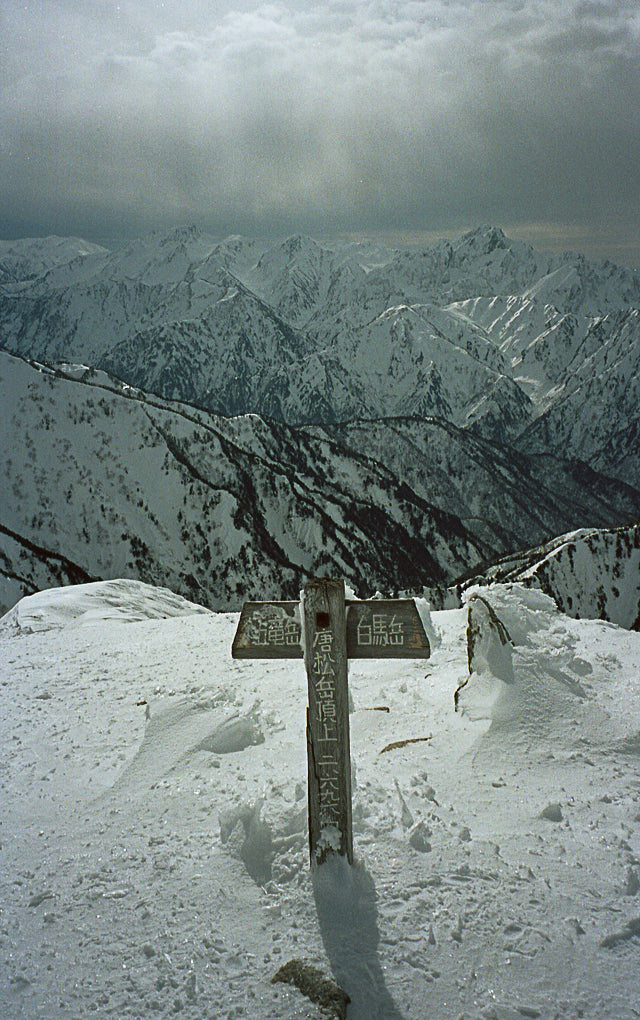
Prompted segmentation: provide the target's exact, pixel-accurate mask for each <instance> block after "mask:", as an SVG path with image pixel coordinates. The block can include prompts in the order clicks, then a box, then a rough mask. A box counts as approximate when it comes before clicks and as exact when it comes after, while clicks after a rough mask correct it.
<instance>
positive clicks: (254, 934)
mask: <svg viewBox="0 0 640 1020" xmlns="http://www.w3.org/2000/svg"><path fill="white" fill-rule="evenodd" d="M479 591H480V594H482V596H483V597H484V598H485V599H487V600H488V601H489V603H490V605H491V607H492V609H493V611H494V613H496V614H498V617H499V618H500V620H501V621H502V622H503V624H504V626H505V627H506V628H507V629H508V631H509V634H510V636H511V639H512V641H513V646H512V647H511V650H510V653H509V654H510V656H511V659H510V662H511V672H509V671H506V670H505V669H504V668H503V667H504V663H505V661H506V660H504V657H503V659H501V660H499V661H498V660H496V658H495V657H494V656H492V655H491V654H490V649H489V647H488V646H486V645H480V646H476V656H475V659H474V661H473V663H472V665H473V667H474V672H473V673H472V675H471V678H470V679H469V682H468V683H467V684H466V686H465V687H464V688H463V692H464V697H463V698H462V702H461V703H460V707H459V711H458V712H454V704H453V694H454V691H455V689H456V687H458V686H459V685H460V683H461V681H463V680H464V679H465V678H468V676H469V665H468V662H467V642H466V636H465V634H466V626H467V610H466V609H464V608H463V609H458V610H453V611H448V612H440V613H433V614H432V617H431V618H432V624H433V625H434V626H435V628H436V629H437V631H438V632H439V635H440V638H441V643H440V645H439V646H438V647H437V648H435V650H434V652H433V655H432V658H431V659H430V660H428V661H427V662H425V661H424V660H422V661H411V660H407V661H401V660H400V661H399V660H386V661H385V660H378V661H376V660H373V661H371V662H367V661H363V660H358V661H357V662H353V663H352V664H351V668H350V676H349V684H350V689H351V692H352V696H353V702H354V706H353V707H354V710H353V712H352V713H351V716H350V725H351V750H352V759H353V763H354V769H353V772H354V791H353V798H354V800H353V805H354V843H355V856H356V864H355V866H354V868H353V869H348V868H344V867H340V866H337V867H332V866H330V867H325V868H324V870H323V869H320V871H319V872H317V873H316V875H315V877H312V876H311V874H310V872H309V864H308V849H307V836H306V762H305V754H306V750H305V736H304V732H305V721H304V720H305V704H306V681H305V676H304V669H303V666H302V663H301V662H295V663H294V662H288V661H277V660H271V661H269V662H261V661H259V660H249V661H243V662H240V661H235V660H232V659H231V657H230V646H231V640H232V637H233V633H234V629H235V626H236V623H237V616H236V615H235V614H231V615H225V614H210V613H205V614H204V615H203V614H202V613H196V614H195V615H193V614H190V615H186V616H185V615H181V616H177V617H174V618H172V619H160V618H152V619H151V618H150V619H140V607H141V603H140V598H139V593H138V592H137V591H135V590H131V592H130V595H131V602H130V607H129V609H130V616H129V618H127V611H128V610H127V593H126V588H125V587H123V588H122V589H121V592H120V601H119V618H118V619H114V618H110V617H111V612H110V608H109V599H108V597H106V598H105V604H104V612H103V613H99V612H96V614H95V616H94V618H93V621H89V620H85V624H84V625H83V626H76V625H75V624H74V623H73V622H72V623H71V624H70V625H68V626H65V627H62V628H61V627H60V626H59V622H60V621H59V615H58V611H57V609H56V602H57V600H58V596H57V595H56V594H55V593H50V594H49V595H47V593H43V594H42V595H41V596H39V608H40V613H41V616H40V620H41V623H42V624H43V625H45V624H46V618H47V612H48V610H47V603H49V605H50V608H51V624H52V626H51V627H50V628H49V629H42V630H41V631H39V632H38V633H29V634H26V633H23V634H18V635H16V634H12V633H11V632H8V631H7V630H3V631H2V633H0V712H1V715H2V719H3V725H2V728H1V730H0V763H1V766H2V767H1V770H0V787H1V790H2V803H3V811H2V819H1V820H0V826H1V829H0V832H1V838H0V844H1V845H0V856H1V858H2V862H1V865H0V887H1V892H0V897H1V901H2V906H3V913H2V930H1V932H0V937H1V939H2V950H3V951H2V953H1V954H0V1012H2V1015H3V1016H6V1017H12V1018H13V1017H16V1018H18V1017H19V1018H21V1020H42V1018H43V1017H46V1018H47V1020H67V1018H74V1020H75V1018H77V1020H80V1018H82V1020H84V1018H85V1017H87V1016H95V1017H97V1018H98V1020H123V1018H124V1017H132V1018H133V1017H137V1018H140V1020H142V1018H144V1020H147V1018H148V1017H149V1016H160V1017H169V1016H180V1017H184V1018H185V1020H205V1018H206V1020H210V1018H211V1017H220V1018H225V1020H235V1018H237V1017H251V1018H253V1020H273V1018H274V1017H278V1018H279V1020H294V1018H297V1020H303V1018H304V1020H320V1017H321V1015H322V1014H321V1013H320V1010H319V1009H318V1007H317V1006H315V1005H314V1004H313V1003H312V1002H311V1001H310V1000H309V999H307V998H305V997H304V996H303V995H302V994H301V993H300V992H299V991H298V990H297V989H296V988H294V987H291V986H288V985H284V984H275V985H274V984H272V978H273V976H274V975H275V974H276V972H277V971H278V970H279V969H280V968H281V966H282V965H283V964H284V963H286V962H287V961H289V960H292V959H303V960H307V961H309V962H310V963H312V964H313V965H315V966H317V967H318V968H319V969H320V970H322V971H323V972H324V973H325V974H326V975H328V976H333V978H334V979H335V980H336V981H337V982H338V983H339V984H340V985H341V986H342V987H343V988H344V989H345V990H346V991H347V993H348V994H349V996H350V998H351V1004H350V1005H349V1008H348V1011H347V1020H372V1018H378V1020H389V1018H394V1020H424V1017H425V1016H431V1017H438V1018H439V1020H459V1018H460V1017H465V1020H517V1018H521V1017H531V1018H535V1017H544V1018H547V1017H549V1018H552V1017H553V1018H557V1020H579V1018H580V1020H632V1018H634V1017H635V1016H636V1012H637V1011H636V1005H637V974H638V966H639V965H640V842H639V840H638V824H637V823H638V817H639V813H640V780H639V779H638V768H637V766H638V753H639V748H640V743H639V740H640V737H639V734H640V687H639V686H638V682H637V663H638V657H639V655H640V647H639V642H640V635H638V634H634V633H631V632H629V631H625V630H622V629H620V628H618V627H615V626H613V625H611V624H603V623H601V622H597V621H594V622H590V621H576V620H572V619H570V618H569V617H567V616H564V615H562V614H561V613H559V612H558V611H557V609H556V608H555V606H554V604H553V602H552V601H551V600H550V599H549V598H547V597H546V596H544V595H543V594H542V593H540V592H536V591H533V590H526V589H524V588H522V587H521V586H519V585H508V586H500V585H497V586H492V587H490V588H484V589H480V590H479ZM78 594H79V596H80V602H79V606H78V610H79V612H80V613H81V610H82V607H83V604H84V603H83V602H82V598H83V596H82V593H81V592H78ZM105 595H107V593H106V592H105ZM146 596H147V601H146V603H145V604H146V606H147V608H148V610H149V613H150V615H152V616H154V617H158V616H160V615H162V613H161V612H160V606H161V604H162V603H163V601H164V599H165V595H164V594H159V595H158V606H157V607H155V608H154V598H153V593H152V592H147V593H146ZM96 597H98V592H97V591H96ZM65 601H66V602H67V605H68V606H70V605H71V602H72V591H71V592H65ZM98 607H99V598H98V599H97V601H95V602H94V610H98ZM78 618H80V619H81V618H82V614H81V615H80V616H79V617H78V615H77V614H76V617H75V619H76V621H77V619H78ZM482 654H484V656H485V658H484V661H485V663H487V664H493V669H494V670H495V671H496V672H494V673H491V671H487V669H486V668H484V666H482V665H481V658H482ZM379 706H385V708H386V709H388V711H378V710H376V708H377V707H379ZM418 737H421V738H428V739H427V740H423V741H422V742H419V743H407V744H405V745H404V746H400V747H395V748H394V749H393V750H390V751H386V752H384V753H382V751H383V748H385V747H386V746H387V745H389V744H393V743H396V744H397V743H398V742H400V741H403V740H405V741H406V740H409V739H412V738H418Z"/></svg>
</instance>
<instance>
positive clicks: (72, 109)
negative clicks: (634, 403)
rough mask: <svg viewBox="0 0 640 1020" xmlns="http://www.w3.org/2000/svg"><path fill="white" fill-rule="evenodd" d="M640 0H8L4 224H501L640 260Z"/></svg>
mask: <svg viewBox="0 0 640 1020" xmlns="http://www.w3.org/2000/svg"><path fill="white" fill-rule="evenodd" d="M639 183H640V4H638V0H629V2H627V0H620V2H606V0H605V2H600V0H582V2H577V3H576V2H573V0H571V2H570V0H476V2H467V0H452V2H449V0H428V2H426V3H418V2H415V3H414V2H407V3H402V2H396V0H321V2H319V3H315V2H314V3H311V2H302V0H284V2H279V0H276V2H272V3H259V2H256V0H244V2H240V3H236V4H233V5H232V6H231V5H230V4H228V3H226V2H224V0H208V2H207V0H164V2H160V0H119V2H117V0H0V236H3V237H17V236H28V235H40V234H49V233H58V234H78V235H81V236H84V237H87V238H89V239H99V238H105V237H118V236H120V237H132V236H138V235H140V234H144V233H148V232H149V231H151V230H156V229H165V228H171V227H173V226H175V225H182V224H186V223H192V222H193V223H196V224H197V225H198V226H199V227H201V228H202V229H204V230H208V231H211V232H213V233H215V234H219V235H226V234H229V233H242V234H247V235H252V236H259V237H271V236H273V237H276V236H283V235H286V234H290V233H294V232H298V231H301V232H305V233H310V234H313V235H314V236H317V237H323V236H329V235H332V234H351V235H354V234H355V235H361V234H364V235H369V236H376V237H381V238H385V239H388V240H391V241H394V242H395V243H401V242H402V241H407V242H410V241H412V240H416V241H421V240H423V239H427V238H430V237H431V236H434V235H443V236H450V237H451V236H456V235H457V234H459V233H460V232H461V231H462V230H465V229H468V228H470V227H473V226H475V225H477V224H479V223H495V224H496V225H499V226H502V227H503V228H504V229H505V230H506V231H507V232H508V233H511V234H512V235H514V236H518V237H524V238H526V239H527V240H530V241H532V243H534V244H537V245H538V246H539V247H548V248H549V247H553V248H557V247H562V248H566V247H570V248H574V249H579V250H583V251H585V252H587V253H588V254H590V255H602V256H607V257H610V258H614V259H616V260H617V261H620V262H623V263H627V264H630V265H640V238H639V225H640V195H639Z"/></svg>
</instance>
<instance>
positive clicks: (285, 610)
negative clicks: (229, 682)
mask: <svg viewBox="0 0 640 1020" xmlns="http://www.w3.org/2000/svg"><path fill="white" fill-rule="evenodd" d="M346 622H347V632H346V641H347V658H349V659H427V658H428V657H429V655H430V654H431V649H430V647H429V641H428V638H427V635H426V634H425V631H424V627H423V626H422V620H421V619H420V615H419V613H418V610H417V609H416V605H415V602H414V601H413V599H372V600H371V601H369V602H359V601H350V602H346ZM231 654H232V656H233V658H234V659H301V658H302V657H303V650H302V625H301V623H300V603H299V602H245V604H244V607H243V609H242V613H241V615H240V620H239V622H238V628H237V630H236V635H235V638H234V639H233V646H232V649H231Z"/></svg>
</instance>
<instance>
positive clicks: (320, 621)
mask: <svg viewBox="0 0 640 1020" xmlns="http://www.w3.org/2000/svg"><path fill="white" fill-rule="evenodd" d="M330 623H331V617H330V616H329V614H328V613H316V627H318V629H319V630H324V628H325V627H328V626H329V624H330Z"/></svg>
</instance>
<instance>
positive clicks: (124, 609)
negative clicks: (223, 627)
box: [0, 579, 209, 637]
mask: <svg viewBox="0 0 640 1020" xmlns="http://www.w3.org/2000/svg"><path fill="white" fill-rule="evenodd" d="M208 612H209V610H208V609H205V608H204V607H203V606H198V605H196V604H195V603H193V602H188V601H187V600H186V599H184V598H182V596H181V595H175V594H174V593H173V592H172V591H169V590H168V589H167V588H156V587H153V586H152V585H149V584H143V583H142V582H141V581H132V580H130V579H129V580H124V579H120V580H113V581H94V582H92V583H90V584H75V585H70V586H69V587H66V588H51V589H48V590H46V591H41V592H35V593H34V594H33V595H27V596H25V597H24V598H22V599H20V601H19V602H18V603H17V604H16V605H15V606H14V607H13V609H10V610H9V612H8V613H6V614H5V615H4V616H3V617H1V618H0V637H1V636H2V635H4V634H7V633H9V634H14V635H17V634H36V633H41V632H43V631H49V630H57V629H60V628H68V627H86V626H91V625H94V624H99V623H104V621H105V620H117V621H118V622H121V623H125V622H127V621H128V622H130V623H133V622H139V621H140V620H164V619H168V618H170V617H174V616H191V615H193V614H194V613H208Z"/></svg>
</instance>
